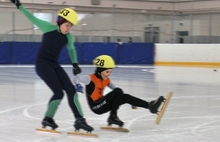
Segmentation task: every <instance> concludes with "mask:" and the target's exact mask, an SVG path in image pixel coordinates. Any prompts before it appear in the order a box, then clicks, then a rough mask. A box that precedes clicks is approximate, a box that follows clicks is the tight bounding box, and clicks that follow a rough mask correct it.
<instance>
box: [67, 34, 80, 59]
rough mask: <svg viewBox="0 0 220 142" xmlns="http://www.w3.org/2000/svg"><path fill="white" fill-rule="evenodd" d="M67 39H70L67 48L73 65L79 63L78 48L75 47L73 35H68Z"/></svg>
mask: <svg viewBox="0 0 220 142" xmlns="http://www.w3.org/2000/svg"><path fill="white" fill-rule="evenodd" d="M67 38H68V44H67V48H68V52H69V56H70V58H71V61H72V63H78V59H77V53H76V48H75V46H74V37H73V35H72V34H70V33H69V34H67Z"/></svg>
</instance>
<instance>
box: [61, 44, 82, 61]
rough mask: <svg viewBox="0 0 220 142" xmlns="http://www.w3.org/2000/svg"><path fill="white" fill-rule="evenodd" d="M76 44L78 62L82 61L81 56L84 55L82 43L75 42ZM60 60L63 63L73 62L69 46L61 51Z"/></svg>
mask: <svg viewBox="0 0 220 142" xmlns="http://www.w3.org/2000/svg"><path fill="white" fill-rule="evenodd" d="M74 45H75V48H76V52H77V56H78V58H77V59H78V62H79V63H80V62H82V58H81V57H82V50H80V48H81V44H80V43H75V44H74ZM58 62H59V63H61V64H72V61H71V59H70V56H69V53H68V49H67V47H64V48H63V49H62V52H61V53H60V57H59V60H58Z"/></svg>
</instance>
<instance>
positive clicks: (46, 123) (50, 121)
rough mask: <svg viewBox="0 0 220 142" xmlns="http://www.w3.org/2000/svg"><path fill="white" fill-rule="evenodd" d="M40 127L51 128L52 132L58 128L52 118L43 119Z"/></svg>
mask: <svg viewBox="0 0 220 142" xmlns="http://www.w3.org/2000/svg"><path fill="white" fill-rule="evenodd" d="M42 125H43V128H46V126H49V127H51V128H52V129H53V130H54V129H56V128H58V125H57V124H56V123H55V121H54V120H53V118H49V117H47V116H45V117H44V119H43V121H42Z"/></svg>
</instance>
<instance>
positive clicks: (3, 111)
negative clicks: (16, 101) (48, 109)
mask: <svg viewBox="0 0 220 142" xmlns="http://www.w3.org/2000/svg"><path fill="white" fill-rule="evenodd" d="M45 104H47V103H42V104H34V105H25V106H19V107H14V108H11V109H6V110H2V111H0V114H3V113H6V112H10V111H13V110H16V109H21V108H25V107H31V106H37V105H45Z"/></svg>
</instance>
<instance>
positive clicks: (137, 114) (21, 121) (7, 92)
mask: <svg viewBox="0 0 220 142" xmlns="http://www.w3.org/2000/svg"><path fill="white" fill-rule="evenodd" d="M81 67H82V70H83V73H82V75H83V74H89V73H93V72H94V68H93V67H89V66H81ZM64 68H65V70H66V71H67V72H68V74H69V76H72V68H71V67H68V66H64ZM111 79H112V82H113V83H114V84H115V85H116V86H118V87H120V88H122V89H123V90H124V92H126V93H128V94H131V95H134V96H136V97H139V98H142V99H144V100H147V101H151V100H153V99H156V98H157V97H158V96H160V95H164V96H166V95H167V94H168V93H169V92H173V96H172V98H171V100H170V103H169V105H168V108H167V110H166V112H165V114H164V117H163V119H162V120H161V123H160V124H159V125H156V124H155V119H156V115H154V114H151V113H150V112H149V110H146V109H143V108H138V109H137V110H132V109H131V106H130V105H127V104H126V105H123V106H121V108H120V110H119V118H120V119H121V120H123V121H124V122H125V125H124V127H125V128H128V129H130V132H129V133H124V132H112V131H104V130H100V127H101V126H105V125H107V123H106V120H107V117H108V114H104V115H96V114H94V113H93V112H91V111H90V109H89V107H88V105H87V101H86V99H85V96H84V94H79V100H80V102H81V105H82V108H83V112H84V115H85V117H86V119H87V122H88V123H89V124H90V125H92V126H93V127H94V128H95V130H94V131H93V133H95V134H98V135H99V137H98V138H91V137H83V136H68V135H66V133H65V132H66V131H74V129H73V122H74V117H73V115H72V113H71V111H70V108H69V107H68V104H67V100H66V97H65V98H64V99H63V101H62V102H61V105H60V107H59V109H58V111H57V113H56V115H55V120H56V122H57V124H58V125H59V128H58V130H60V131H61V132H62V133H61V134H60V135H57V134H49V133H40V132H36V131H35V129H36V128H40V127H41V120H42V118H43V116H44V113H45V110H46V106H47V102H48V100H49V98H50V97H51V95H52V92H51V91H50V90H49V88H48V87H47V86H46V85H45V84H44V82H43V81H42V80H41V79H40V78H39V77H38V76H37V75H36V73H35V69H34V67H33V66H0V142H219V141H220V70H219V71H213V68H199V67H194V68H192V67H159V66H134V67H133V68H131V67H130V66H128V67H126V66H119V68H115V69H114V70H113V73H112V75H111ZM107 91H108V90H106V92H107Z"/></svg>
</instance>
